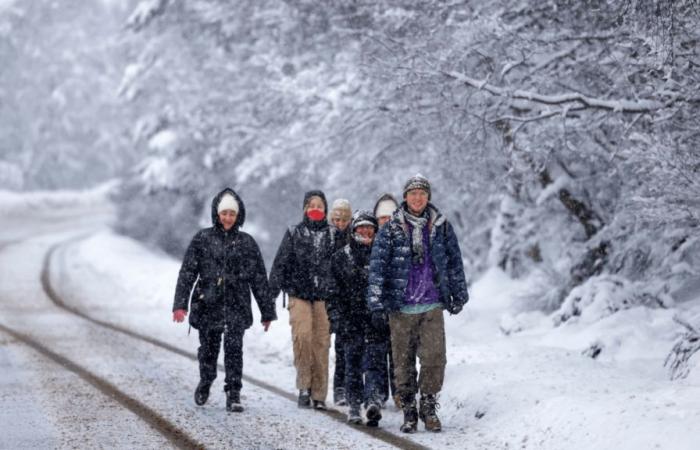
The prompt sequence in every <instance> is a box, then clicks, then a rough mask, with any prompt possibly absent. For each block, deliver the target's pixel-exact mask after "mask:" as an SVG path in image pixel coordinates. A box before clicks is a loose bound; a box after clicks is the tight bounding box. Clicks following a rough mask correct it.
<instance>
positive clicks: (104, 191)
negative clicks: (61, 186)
mask: <svg viewBox="0 0 700 450" xmlns="http://www.w3.org/2000/svg"><path fill="white" fill-rule="evenodd" d="M117 184H118V182H117V181H109V182H107V183H103V184H100V185H99V186H96V187H94V188H92V189H88V190H85V191H69V190H65V191H32V192H15V191H7V190H2V189H0V214H3V215H13V214H18V213H25V212H26V211H31V210H37V209H40V210H42V211H51V210H52V209H65V208H70V209H83V210H84V209H86V208H90V207H93V206H97V205H99V206H104V205H105V202H106V201H107V200H106V199H107V197H108V196H109V194H110V193H111V192H113V191H114V189H115V187H116V186H117Z"/></svg>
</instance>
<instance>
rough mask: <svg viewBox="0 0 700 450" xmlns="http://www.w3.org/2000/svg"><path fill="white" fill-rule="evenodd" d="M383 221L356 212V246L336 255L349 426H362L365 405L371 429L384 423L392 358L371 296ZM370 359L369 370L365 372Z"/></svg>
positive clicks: (335, 300) (335, 307) (335, 301)
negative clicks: (374, 251) (372, 268)
mask: <svg viewBox="0 0 700 450" xmlns="http://www.w3.org/2000/svg"><path fill="white" fill-rule="evenodd" d="M377 228H378V227H377V219H375V217H374V215H373V214H372V213H370V212H369V211H362V210H360V211H356V212H355V214H354V216H353V220H352V225H351V240H350V242H349V243H348V244H347V245H345V246H344V247H343V248H341V249H340V250H338V251H336V252H335V254H334V255H333V264H332V266H331V267H332V270H333V277H334V279H335V284H336V291H335V292H334V295H333V296H332V297H331V305H330V308H329V309H330V310H331V311H332V312H333V313H334V314H336V320H337V321H338V334H339V335H340V336H341V338H342V341H343V344H344V349H343V350H344V354H345V368H346V371H345V394H346V398H347V402H348V405H349V406H350V409H349V412H348V418H347V419H348V422H349V423H353V424H359V423H361V422H362V419H361V417H360V405H361V404H362V403H363V402H364V404H365V408H366V416H367V426H372V427H376V426H377V425H378V424H379V420H380V419H381V418H382V414H381V403H382V401H383V400H384V399H383V396H384V395H385V394H386V392H385V390H386V386H385V384H386V380H387V372H386V353H387V346H388V341H389V339H388V330H387V327H386V326H381V327H379V328H377V327H375V326H374V325H373V324H372V322H371V316H370V313H369V308H368V307H367V300H366V293H367V285H368V276H369V259H370V254H371V252H372V242H373V241H374V236H375V233H376V232H377ZM363 359H366V361H365V363H366V368H363V366H364V365H365V364H363Z"/></svg>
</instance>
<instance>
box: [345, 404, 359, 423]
mask: <svg viewBox="0 0 700 450" xmlns="http://www.w3.org/2000/svg"><path fill="white" fill-rule="evenodd" d="M348 423H351V424H353V425H360V424H362V416H361V415H360V405H350V409H349V411H348Z"/></svg>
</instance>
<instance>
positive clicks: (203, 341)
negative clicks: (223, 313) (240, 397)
mask: <svg viewBox="0 0 700 450" xmlns="http://www.w3.org/2000/svg"><path fill="white" fill-rule="evenodd" d="M244 333H245V329H242V328H238V327H230V328H226V330H224V329H222V328H211V329H206V328H205V329H200V330H199V350H198V351H197V359H199V378H200V379H201V381H203V382H205V383H211V382H213V381H214V379H215V378H216V364H217V360H218V359H219V349H220V348H221V336H222V335H223V336H224V366H225V368H226V378H225V379H224V390H225V391H229V390H233V391H234V392H240V390H241V386H242V384H241V376H242V375H243V334H244Z"/></svg>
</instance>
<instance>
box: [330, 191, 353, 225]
mask: <svg viewBox="0 0 700 450" xmlns="http://www.w3.org/2000/svg"><path fill="white" fill-rule="evenodd" d="M351 220H352V209H351V207H350V202H349V201H348V200H346V199H344V198H339V199H337V200H335V201H334V202H333V205H332V206H331V223H332V224H333V225H334V226H335V227H336V228H337V229H339V230H340V231H345V229H346V228H347V227H348V225H350V221H351Z"/></svg>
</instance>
